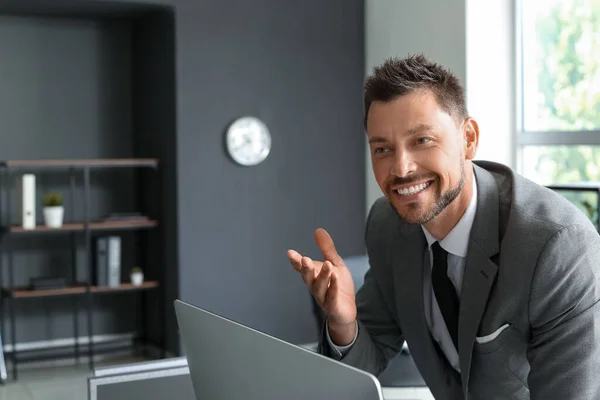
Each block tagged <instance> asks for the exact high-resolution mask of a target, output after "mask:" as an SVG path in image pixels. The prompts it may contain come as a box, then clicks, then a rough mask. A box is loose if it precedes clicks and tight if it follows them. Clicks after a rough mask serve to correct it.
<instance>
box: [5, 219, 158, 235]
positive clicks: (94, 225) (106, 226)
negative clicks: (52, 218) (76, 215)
mask: <svg viewBox="0 0 600 400" xmlns="http://www.w3.org/2000/svg"><path fill="white" fill-rule="evenodd" d="M156 225H158V222H157V221H154V220H146V219H145V220H137V221H136V220H132V221H104V222H90V223H89V224H88V226H89V228H90V230H92V231H103V230H119V229H123V230H133V229H149V228H153V227H155V226H156ZM4 230H5V231H8V232H11V233H35V232H75V231H83V230H85V224H83V223H71V224H63V226H62V227H60V228H49V227H47V226H46V225H38V226H36V227H35V228H34V229H24V228H23V227H22V226H21V225H13V226H10V227H8V228H4Z"/></svg>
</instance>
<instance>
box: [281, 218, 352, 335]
mask: <svg viewBox="0 0 600 400" xmlns="http://www.w3.org/2000/svg"><path fill="white" fill-rule="evenodd" d="M315 241H316V242H317V245H318V246H319V249H320V250H321V253H322V254H323V260H324V261H314V260H312V259H310V258H309V257H306V256H302V255H301V254H300V253H298V252H297V251H295V250H288V253H287V254H288V258H289V259H290V261H291V263H292V265H293V267H294V269H295V270H296V271H298V272H299V273H300V275H301V276H302V279H303V280H304V282H305V283H306V285H307V286H308V288H309V289H310V292H311V293H312V295H313V297H314V298H315V300H316V302H317V304H318V305H319V307H321V309H322V310H323V311H324V312H325V314H326V315H327V320H328V325H329V330H330V334H331V337H332V340H334V342H336V344H340V345H344V344H347V343H350V342H351V341H352V339H353V338H354V333H355V331H356V330H355V329H356V327H355V325H356V324H355V323H356V302H355V297H354V282H353V281H352V275H351V274H350V271H349V270H348V268H347V267H346V264H344V260H343V259H342V257H340V255H339V254H338V252H337V250H336V248H335V245H334V243H333V239H332V238H331V236H329V234H328V233H327V231H325V230H324V229H317V230H316V231H315ZM336 339H337V340H336ZM345 342H347V343H345Z"/></svg>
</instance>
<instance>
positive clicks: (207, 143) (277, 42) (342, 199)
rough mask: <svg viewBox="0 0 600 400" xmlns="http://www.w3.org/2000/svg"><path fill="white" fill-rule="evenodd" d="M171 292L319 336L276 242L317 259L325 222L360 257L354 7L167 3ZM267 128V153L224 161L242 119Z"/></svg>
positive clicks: (358, 5)
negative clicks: (172, 127) (171, 92)
mask: <svg viewBox="0 0 600 400" xmlns="http://www.w3.org/2000/svg"><path fill="white" fill-rule="evenodd" d="M174 4H176V5H177V8H176V37H177V43H176V48H177V65H178V68H177V71H178V75H177V77H178V83H177V93H178V97H177V100H178V120H177V122H178V123H177V129H178V130H177V166H178V174H177V178H178V194H179V195H178V206H179V209H178V213H179V257H180V262H179V276H180V294H181V297H182V298H183V299H184V300H187V301H190V302H192V303H194V304H197V305H199V306H202V307H206V308H208V309H210V310H213V311H215V312H217V313H220V314H222V315H225V316H227V317H230V318H232V319H234V320H237V321H240V322H242V323H245V324H248V325H250V326H252V327H255V328H257V329H259V330H263V331H266V332H268V333H271V334H273V335H275V336H278V337H281V338H283V339H286V340H289V341H292V342H307V341H311V340H314V339H316V337H317V335H316V334H317V331H316V329H315V325H314V322H313V317H312V314H311V306H310V299H309V296H308V293H307V290H306V288H305V286H304V283H303V282H302V280H301V279H300V277H299V276H298V275H297V274H296V273H295V272H294V271H293V269H292V268H291V266H290V264H289V262H288V260H287V258H286V250H287V249H288V248H296V249H298V250H299V251H302V252H307V253H308V254H311V255H313V256H318V253H317V249H316V246H315V245H314V240H313V232H314V229H315V228H317V227H320V226H321V227H324V228H327V229H329V230H330V232H331V234H332V235H333V237H334V238H335V240H336V243H337V245H338V248H339V251H340V253H341V254H355V253H360V252H362V251H363V225H364V201H365V200H364V198H365V184H364V182H365V175H364V173H365V172H364V147H363V145H364V136H363V130H362V128H361V118H362V117H361V114H362V111H361V89H362V81H363V76H364V71H363V65H364V55H363V11H362V10H363V9H362V2H360V1H348V0H332V1H325V2H323V1H319V0H310V1H301V2H299V1H291V0H286V1H277V0H258V1H252V2H248V1H245V0H229V1H206V2H197V1H193V0H190V1H183V0H182V1H176V2H174ZM247 114H250V115H255V116H257V117H259V118H261V119H262V120H263V121H265V123H266V124H267V125H268V126H269V128H270V129H271V132H272V136H273V149H272V154H271V155H270V156H269V158H268V159H267V160H266V161H265V163H263V164H261V165H259V166H257V167H254V168H241V167H237V166H236V165H234V164H233V163H231V162H230V161H229V160H228V158H227V157H226V155H225V153H224V152H223V147H222V141H223V139H222V138H223V132H224V130H225V128H226V125H227V123H228V122H230V121H231V120H233V119H234V118H236V117H238V116H240V115H247Z"/></svg>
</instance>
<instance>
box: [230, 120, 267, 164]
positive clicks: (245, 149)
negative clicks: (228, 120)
mask: <svg viewBox="0 0 600 400" xmlns="http://www.w3.org/2000/svg"><path fill="white" fill-rule="evenodd" d="M225 146H226V148H227V152H228V153H229V156H230V157H231V158H232V159H233V161H235V162H236V163H238V164H240V165H244V166H251V165H257V164H260V163H261V162H263V161H264V160H265V158H267V156H268V155H269V152H270V151H271V133H270V132H269V128H267V126H266V125H265V124H264V122H262V121H261V120H259V119H258V118H255V117H242V118H239V119H237V120H235V121H234V122H233V123H232V124H231V125H229V127H228V128H227V133H226V135H225Z"/></svg>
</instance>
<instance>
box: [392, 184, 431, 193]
mask: <svg viewBox="0 0 600 400" xmlns="http://www.w3.org/2000/svg"><path fill="white" fill-rule="evenodd" d="M427 186H429V182H425V183H421V184H420V185H416V186H409V187H407V188H402V189H398V190H397V192H398V194H400V195H403V196H406V195H410V194H415V193H419V192H420V191H422V190H424V189H425V188H426V187H427Z"/></svg>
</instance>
